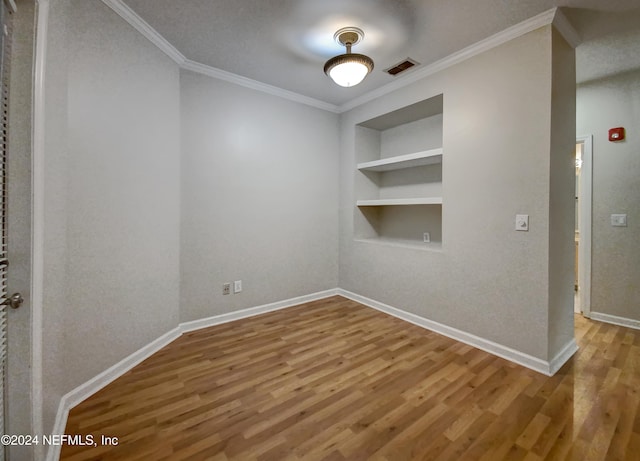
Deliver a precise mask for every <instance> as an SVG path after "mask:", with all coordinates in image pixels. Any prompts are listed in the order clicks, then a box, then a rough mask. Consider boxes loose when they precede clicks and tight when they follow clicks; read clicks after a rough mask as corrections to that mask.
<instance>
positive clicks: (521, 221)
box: [516, 214, 529, 232]
mask: <svg viewBox="0 0 640 461" xmlns="http://www.w3.org/2000/svg"><path fill="white" fill-rule="evenodd" d="M516 230H517V231H525V232H526V231H528V230H529V215H528V214H517V215H516Z"/></svg>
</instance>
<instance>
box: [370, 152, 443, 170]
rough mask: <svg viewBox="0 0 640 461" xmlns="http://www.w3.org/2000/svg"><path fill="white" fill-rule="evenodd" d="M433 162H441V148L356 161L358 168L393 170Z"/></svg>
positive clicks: (431, 163)
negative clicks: (367, 160)
mask: <svg viewBox="0 0 640 461" xmlns="http://www.w3.org/2000/svg"><path fill="white" fill-rule="evenodd" d="M435 163H442V149H441V148H440V149H431V150H425V151H422V152H414V153H412V154H406V155H398V156H396V157H389V158H383V159H380V160H374V161H372V162H364V163H358V170H366V171H393V170H402V169H404V168H412V167H416V166H425V165H433V164H435Z"/></svg>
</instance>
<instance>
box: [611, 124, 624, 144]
mask: <svg viewBox="0 0 640 461" xmlns="http://www.w3.org/2000/svg"><path fill="white" fill-rule="evenodd" d="M623 139H624V127H621V126H620V127H618V128H611V129H610V130H609V141H614V142H615V141H622V140H623Z"/></svg>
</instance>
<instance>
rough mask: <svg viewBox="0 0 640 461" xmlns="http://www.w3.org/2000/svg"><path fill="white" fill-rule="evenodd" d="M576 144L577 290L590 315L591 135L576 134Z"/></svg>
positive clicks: (584, 311)
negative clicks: (579, 157)
mask: <svg viewBox="0 0 640 461" xmlns="http://www.w3.org/2000/svg"><path fill="white" fill-rule="evenodd" d="M576 144H582V166H581V167H580V175H579V177H578V178H579V190H580V199H579V201H578V228H579V229H580V243H579V244H578V290H579V294H580V296H579V299H580V311H581V312H582V315H584V316H585V317H587V318H589V317H590V316H591V230H592V226H593V224H592V223H593V221H592V207H593V189H592V186H593V135H586V136H577V137H576Z"/></svg>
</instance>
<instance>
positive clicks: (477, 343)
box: [338, 289, 578, 376]
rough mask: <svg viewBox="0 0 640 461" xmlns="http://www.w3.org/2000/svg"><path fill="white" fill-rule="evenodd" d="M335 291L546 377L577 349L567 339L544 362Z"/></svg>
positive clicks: (395, 309) (356, 296)
mask: <svg viewBox="0 0 640 461" xmlns="http://www.w3.org/2000/svg"><path fill="white" fill-rule="evenodd" d="M338 294H339V295H340V296H344V297H345V298H349V299H352V300H353V301H356V302H359V303H360V304H364V305H365V306H369V307H372V308H373V309H376V310H379V311H381V312H384V313H385V314H389V315H391V316H393V317H397V318H399V319H401V320H404V321H407V322H409V323H413V324H414V325H417V326H419V327H422V328H426V329H427V330H431V331H434V332H436V333H439V334H441V335H443V336H447V337H448V338H451V339H455V340H456V341H460V342H462V343H465V344H468V345H470V346H473V347H476V348H478V349H481V350H483V351H485V352H488V353H490V354H493V355H496V356H498V357H501V358H503V359H506V360H509V361H510V362H514V363H517V364H518V365H522V366H524V367H526V368H530V369H531V370H534V371H537V372H539V373H542V374H544V375H547V376H552V375H553V374H554V373H555V372H556V371H558V370H559V369H560V367H561V366H562V365H564V363H565V362H566V361H567V360H569V358H571V356H572V355H573V353H574V352H575V351H577V350H578V347H577V345H576V343H575V340H574V341H571V342H570V343H569V344H567V345H566V346H565V347H564V348H563V349H562V351H561V352H560V353H559V354H558V355H557V356H556V357H555V358H554V359H553V360H552V361H551V362H547V361H545V360H542V359H539V358H537V357H533V356H532V355H529V354H525V353H523V352H520V351H517V350H515V349H511V348H510V347H507V346H503V345H502V344H498V343H495V342H493V341H489V340H488V339H484V338H481V337H479V336H475V335H472V334H471V333H467V332H465V331H462V330H458V329H456V328H452V327H449V326H447V325H443V324H441V323H438V322H434V321H432V320H429V319H426V318H424V317H420V316H419V315H415V314H412V313H410V312H406V311H403V310H400V309H397V308H395V307H392V306H389V305H387V304H383V303H381V302H378V301H375V300H373V299H369V298H366V297H364V296H361V295H358V294H356V293H352V292H350V291H346V290H342V289H338Z"/></svg>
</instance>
